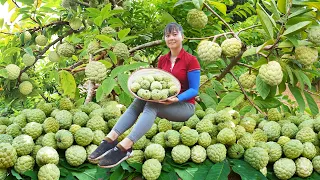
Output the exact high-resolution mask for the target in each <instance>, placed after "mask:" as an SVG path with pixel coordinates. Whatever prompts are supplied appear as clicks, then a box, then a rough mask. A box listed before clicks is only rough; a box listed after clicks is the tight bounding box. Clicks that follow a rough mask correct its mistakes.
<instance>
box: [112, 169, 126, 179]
mask: <svg viewBox="0 0 320 180" xmlns="http://www.w3.org/2000/svg"><path fill="white" fill-rule="evenodd" d="M124 173H125V171H124V170H123V169H122V168H121V166H118V167H117V169H116V170H115V171H114V172H113V173H112V174H111V176H110V180H122V177H123V175H124Z"/></svg>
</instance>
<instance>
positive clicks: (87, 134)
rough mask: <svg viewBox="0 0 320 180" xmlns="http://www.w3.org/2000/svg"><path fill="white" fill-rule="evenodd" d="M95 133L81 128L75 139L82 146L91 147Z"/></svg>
mask: <svg viewBox="0 0 320 180" xmlns="http://www.w3.org/2000/svg"><path fill="white" fill-rule="evenodd" d="M93 135H94V134H93V132H92V130H91V129H90V128H87V127H85V128H81V129H79V130H78V131H77V132H76V133H75V135H74V139H75V141H76V143H77V144H78V145H80V146H87V145H89V144H90V143H91V142H92V140H93Z"/></svg>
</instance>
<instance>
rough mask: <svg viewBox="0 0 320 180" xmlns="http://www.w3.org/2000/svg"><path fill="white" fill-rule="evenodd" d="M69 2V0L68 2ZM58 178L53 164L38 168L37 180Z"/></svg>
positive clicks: (55, 179)
mask: <svg viewBox="0 0 320 180" xmlns="http://www.w3.org/2000/svg"><path fill="white" fill-rule="evenodd" d="M69 1H70V0H69ZM59 178H60V170H59V168H58V167H57V165H55V164H46V165H44V166H42V167H40V169H39V172H38V179H39V180H48V179H50V180H58V179H59Z"/></svg>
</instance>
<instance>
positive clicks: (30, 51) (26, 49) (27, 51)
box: [24, 47, 33, 56]
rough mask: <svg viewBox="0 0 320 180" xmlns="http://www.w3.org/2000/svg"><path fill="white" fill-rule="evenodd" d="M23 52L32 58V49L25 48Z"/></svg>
mask: <svg viewBox="0 0 320 180" xmlns="http://www.w3.org/2000/svg"><path fill="white" fill-rule="evenodd" d="M24 52H26V53H28V54H29V55H31V56H33V51H32V49H31V47H26V48H25V49H24Z"/></svg>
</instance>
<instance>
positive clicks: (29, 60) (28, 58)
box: [22, 53, 36, 66]
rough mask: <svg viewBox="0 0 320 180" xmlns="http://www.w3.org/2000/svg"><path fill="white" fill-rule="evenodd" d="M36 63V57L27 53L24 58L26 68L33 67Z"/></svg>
mask: <svg viewBox="0 0 320 180" xmlns="http://www.w3.org/2000/svg"><path fill="white" fill-rule="evenodd" d="M35 61H36V57H34V56H32V55H30V54H28V53H26V54H24V55H23V56H22V62H23V63H24V64H25V65H26V66H31V65H32V64H33V63H34V62H35Z"/></svg>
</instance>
